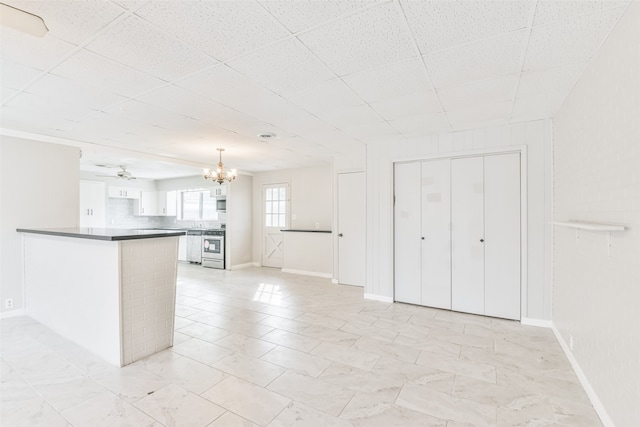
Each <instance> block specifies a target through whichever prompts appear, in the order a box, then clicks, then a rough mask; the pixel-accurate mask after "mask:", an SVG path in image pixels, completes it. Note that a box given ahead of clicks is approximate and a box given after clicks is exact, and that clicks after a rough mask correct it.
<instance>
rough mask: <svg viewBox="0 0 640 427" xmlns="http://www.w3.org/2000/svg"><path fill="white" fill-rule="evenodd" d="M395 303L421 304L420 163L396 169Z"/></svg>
mask: <svg viewBox="0 0 640 427" xmlns="http://www.w3.org/2000/svg"><path fill="white" fill-rule="evenodd" d="M394 173H395V179H394V187H395V190H394V192H395V207H394V209H395V212H394V218H395V220H394V222H395V224H394V226H395V240H394V257H395V300H396V301H400V302H408V303H411V304H420V303H421V300H422V296H421V294H422V291H421V283H420V277H421V271H422V266H421V256H420V246H421V245H420V242H421V240H420V163H418V162H414V163H399V164H396V165H395V172H394Z"/></svg>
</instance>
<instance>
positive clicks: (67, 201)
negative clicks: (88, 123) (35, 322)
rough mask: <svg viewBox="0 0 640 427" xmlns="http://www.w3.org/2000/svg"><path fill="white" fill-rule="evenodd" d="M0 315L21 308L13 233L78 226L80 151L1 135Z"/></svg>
mask: <svg viewBox="0 0 640 427" xmlns="http://www.w3.org/2000/svg"><path fill="white" fill-rule="evenodd" d="M0 153H1V154H0V162H1V167H0V200H1V202H0V205H1V206H2V214H1V219H2V223H1V224H0V232H1V233H2V234H1V238H0V241H1V243H0V246H1V248H2V250H1V252H0V253H1V254H2V257H1V263H0V266H1V269H0V270H1V271H0V301H1V302H2V304H1V305H0V312H2V313H4V312H6V311H7V310H6V309H5V308H4V301H5V299H6V298H13V300H14V310H21V309H23V308H24V286H23V268H22V236H21V235H20V233H17V232H16V228H30V227H31V228H49V227H77V226H78V225H79V221H80V215H79V212H80V205H79V200H80V178H79V163H80V150H79V149H78V148H75V147H69V146H65V145H58V144H49V143H45V142H36V141H30V140H25V139H19V138H13V137H7V136H0Z"/></svg>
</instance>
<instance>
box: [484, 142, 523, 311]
mask: <svg viewBox="0 0 640 427" xmlns="http://www.w3.org/2000/svg"><path fill="white" fill-rule="evenodd" d="M484 189H485V190H484V210H485V236H486V239H485V243H484V245H485V249H484V250H485V254H484V257H485V276H484V277H485V298H484V304H485V314H486V315H487V316H495V317H503V318H507V319H517V320H519V319H520V155H519V154H501V155H495V156H487V157H485V158H484Z"/></svg>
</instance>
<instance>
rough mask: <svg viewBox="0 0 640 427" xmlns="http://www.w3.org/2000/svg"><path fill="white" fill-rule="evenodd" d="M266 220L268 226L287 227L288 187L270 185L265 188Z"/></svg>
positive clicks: (265, 223)
mask: <svg viewBox="0 0 640 427" xmlns="http://www.w3.org/2000/svg"><path fill="white" fill-rule="evenodd" d="M264 200H265V210H264V212H265V222H264V225H265V226H266V227H286V214H287V189H286V187H269V188H266V189H265V197H264Z"/></svg>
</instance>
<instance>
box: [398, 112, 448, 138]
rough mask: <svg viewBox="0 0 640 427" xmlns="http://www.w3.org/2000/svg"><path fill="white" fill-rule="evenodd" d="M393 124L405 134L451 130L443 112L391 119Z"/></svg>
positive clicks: (427, 133) (425, 133)
mask: <svg viewBox="0 0 640 427" xmlns="http://www.w3.org/2000/svg"><path fill="white" fill-rule="evenodd" d="M389 124H390V125H391V126H393V127H394V128H395V129H397V130H398V131H399V132H400V133H402V135H404V136H421V135H429V134H432V133H434V132H438V131H448V130H450V127H449V123H448V122H447V118H446V117H445V116H444V114H443V113H426V114H425V113H423V114H418V115H414V116H407V117H403V118H400V119H398V120H391V121H390V122H389Z"/></svg>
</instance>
